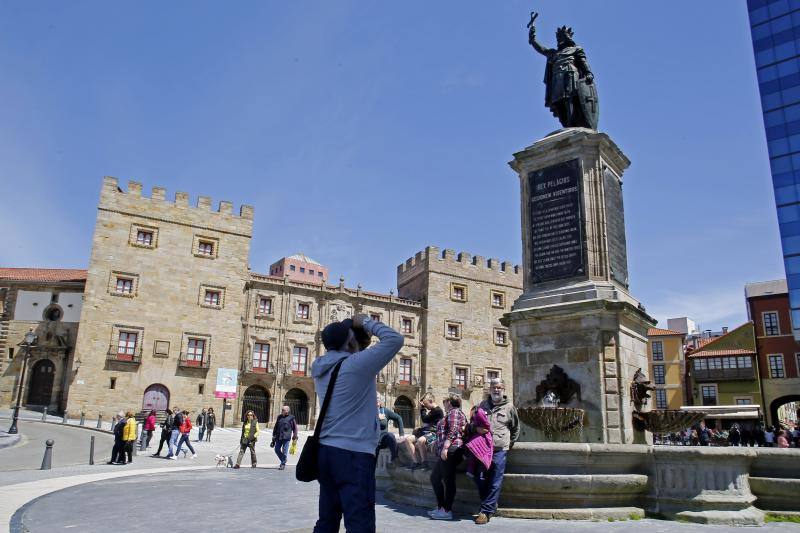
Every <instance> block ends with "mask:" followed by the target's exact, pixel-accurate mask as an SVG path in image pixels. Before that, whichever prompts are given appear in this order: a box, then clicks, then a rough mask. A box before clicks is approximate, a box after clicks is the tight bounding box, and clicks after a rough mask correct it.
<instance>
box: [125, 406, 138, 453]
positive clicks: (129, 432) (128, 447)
mask: <svg viewBox="0 0 800 533" xmlns="http://www.w3.org/2000/svg"><path fill="white" fill-rule="evenodd" d="M125 418H126V419H127V420H126V421H125V428H124V429H123V430H122V442H124V443H125V447H124V450H125V453H123V454H122V462H123V464H126V457H127V463H132V462H133V443H134V442H136V418H135V417H134V416H133V412H132V411H128V412H127V413H125Z"/></svg>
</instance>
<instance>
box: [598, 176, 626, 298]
mask: <svg viewBox="0 0 800 533" xmlns="http://www.w3.org/2000/svg"><path fill="white" fill-rule="evenodd" d="M603 189H604V196H605V208H606V233H607V236H608V265H609V268H611V279H613V280H615V281H616V282H617V283H619V284H620V285H622V286H623V287H625V288H626V289H627V288H628V252H627V246H626V243H625V213H624V211H623V209H622V181H621V180H620V179H619V177H618V176H617V175H616V174H614V172H612V171H611V170H610V169H608V168H606V169H604V170H603Z"/></svg>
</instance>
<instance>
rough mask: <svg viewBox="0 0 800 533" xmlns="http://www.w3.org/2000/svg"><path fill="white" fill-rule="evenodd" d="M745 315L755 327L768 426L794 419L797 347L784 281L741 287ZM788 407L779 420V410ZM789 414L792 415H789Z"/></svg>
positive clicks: (799, 388) (799, 392) (799, 378)
mask: <svg viewBox="0 0 800 533" xmlns="http://www.w3.org/2000/svg"><path fill="white" fill-rule="evenodd" d="M744 291H745V298H746V300H747V315H748V318H749V319H750V320H751V321H752V322H753V324H754V325H755V333H756V351H757V352H758V366H759V369H760V376H761V388H762V390H763V393H764V402H763V403H764V410H765V413H766V415H767V423H768V424H773V425H774V424H777V423H778V422H779V421H780V420H781V418H782V419H783V420H784V421H791V420H792V419H793V418H794V419H796V418H797V415H796V409H794V408H793V406H794V404H793V402H797V401H800V375H798V368H800V343H798V342H797V341H796V340H795V337H794V335H793V334H792V326H791V319H790V307H789V291H788V287H787V285H786V280H783V279H779V280H774V281H762V282H758V283H748V284H747V285H745V289H744ZM784 405H790V409H789V412H788V413H787V414H785V415H784V416H783V417H780V416H779V410H780V409H781V407H782V406H784ZM791 411H794V413H792V412H791Z"/></svg>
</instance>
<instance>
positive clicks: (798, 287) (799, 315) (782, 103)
mask: <svg viewBox="0 0 800 533" xmlns="http://www.w3.org/2000/svg"><path fill="white" fill-rule="evenodd" d="M747 9H748V12H749V15H750V32H751V34H752V37H753V52H754V53H755V58H756V68H757V70H758V87H759V90H760V92H761V109H762V111H763V113H764V129H765V130H766V133H767V145H768V147H769V162H770V168H771V169H772V186H773V189H774V191H775V205H776V208H777V210H778V226H779V228H780V234H781V245H782V247H783V263H784V266H785V268H786V281H787V283H788V286H789V304H790V306H791V309H792V332H793V333H794V336H795V339H797V340H799V341H800V0H748V1H747ZM781 333H783V332H781Z"/></svg>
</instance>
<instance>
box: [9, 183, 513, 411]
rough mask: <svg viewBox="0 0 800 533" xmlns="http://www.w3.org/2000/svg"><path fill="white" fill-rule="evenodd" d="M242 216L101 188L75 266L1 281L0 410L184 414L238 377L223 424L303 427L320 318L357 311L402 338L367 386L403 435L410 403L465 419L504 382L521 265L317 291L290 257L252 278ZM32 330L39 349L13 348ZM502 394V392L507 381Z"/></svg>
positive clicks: (319, 269)
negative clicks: (459, 405)
mask: <svg viewBox="0 0 800 533" xmlns="http://www.w3.org/2000/svg"><path fill="white" fill-rule="evenodd" d="M252 226H253V208H252V207H250V206H246V205H243V206H241V208H240V209H239V212H238V214H236V213H234V212H233V206H232V204H231V203H230V202H224V201H223V202H220V203H219V206H218V208H217V209H212V206H211V199H210V198H207V197H203V196H200V197H199V198H198V199H197V203H196V205H193V206H190V205H189V201H188V194H186V193H182V192H178V193H176V194H175V197H174V201H169V200H167V199H166V191H165V190H164V189H163V188H161V187H153V189H152V192H151V194H150V195H149V197H148V196H145V195H143V194H142V186H141V185H140V184H139V183H136V182H132V181H131V182H129V183H128V187H127V191H123V190H122V188H120V186H119V184H118V181H117V180H116V179H115V178H111V177H107V178H105V179H104V181H103V186H102V191H101V195H100V202H99V205H98V212H97V222H96V226H95V232H94V237H93V242H92V251H91V257H90V260H89V268H88V270H86V271H83V270H66V269H15V268H5V269H0V353H2V354H3V355H2V362H1V363H0V364H1V365H2V366H0V403H2V405H5V406H9V405H12V404H13V403H14V401H15V400H16V396H17V391H18V389H17V388H18V387H19V386H20V383H19V375H20V370H21V368H22V364H23V360H24V359H25V358H26V357H27V358H28V361H27V373H26V376H25V383H24V384H22V387H23V390H22V398H23V403H24V404H25V405H27V406H30V407H44V406H46V407H47V408H48V409H49V411H50V412H61V411H64V410H66V411H68V412H69V413H70V416H79V414H80V413H85V415H86V417H87V418H90V419H92V418H96V417H97V416H98V415H100V414H102V415H103V416H104V417H106V418H108V417H110V416H112V414H113V413H116V412H117V411H119V410H121V409H122V410H127V409H131V410H134V411H140V410H143V409H150V408H156V409H164V408H166V407H167V406H172V407H175V406H178V407H181V408H188V409H190V410H192V411H195V412H196V411H198V410H199V409H201V408H202V407H207V406H213V407H214V408H215V411H217V413H218V420H219V419H220V418H221V417H220V416H219V414H221V410H222V405H223V400H220V399H217V398H216V397H215V395H214V392H215V386H216V381H217V370H218V369H220V368H225V369H237V370H238V395H237V399H236V400H231V401H230V403H229V405H230V407H229V408H230V409H231V411H232V413H231V412H229V413H228V414H227V416H228V421H230V420H232V419H236V420H239V419H241V416H242V414H243V412H244V411H246V410H247V409H253V410H254V411H255V412H256V413H257V415H258V418H259V420H261V421H262V422H267V421H270V420H274V419H275V417H276V416H277V414H278V413H279V411H280V407H281V405H283V404H288V405H290V406H291V407H292V410H293V412H294V413H295V414H296V415H297V416H298V418H299V420H300V422H301V423H302V424H305V425H309V426H313V424H314V419H315V414H316V412H317V409H318V407H319V406H318V405H317V402H316V397H315V394H314V384H313V380H312V378H311V375H310V368H311V363H312V362H313V360H314V358H316V357H318V356H320V355H322V354H323V353H324V347H323V346H322V342H321V336H320V334H321V331H322V329H323V328H324V327H325V325H327V324H328V323H329V322H331V321H334V320H341V319H343V318H346V317H350V316H352V315H353V314H355V313H366V314H369V315H372V316H374V317H375V318H378V319H379V320H381V321H382V322H384V323H386V324H389V325H390V326H392V327H393V328H395V329H397V330H398V331H400V332H402V334H403V335H405V337H406V341H405V345H404V347H403V349H402V350H401V351H400V353H399V354H398V355H397V356H396V358H395V360H394V361H392V362H391V363H390V364H389V365H388V366H387V367H386V368H385V369H384V370H383V371H382V372H381V373H380V374H379V375H378V376H376V379H377V381H378V390H379V393H380V394H381V395H382V396H383V398H384V400H385V403H386V405H388V406H391V407H393V408H394V409H395V410H396V411H398V412H399V413H400V414H401V416H403V418H404V420H405V422H406V424H407V425H409V426H412V425H414V424H416V423H417V422H418V421H417V420H415V418H416V404H417V401H418V399H419V398H420V397H421V396H422V395H423V394H425V393H426V392H430V393H432V394H434V395H435V396H436V397H437V401H438V400H439V399H441V397H442V396H443V395H445V394H446V393H447V392H449V391H458V392H460V393H461V394H462V395H463V396H464V398H465V400H466V405H467V408H468V407H469V406H471V405H473V404H475V403H476V402H477V401H479V400H480V399H481V397H482V396H483V394H484V392H485V386H486V383H487V381H488V380H489V379H491V378H493V377H503V378H504V379H506V380H507V381H510V379H511V359H512V358H511V345H510V337H509V332H508V330H507V329H505V328H504V327H503V326H502V325H501V324H500V318H501V317H502V316H503V314H504V313H506V312H508V311H509V310H510V308H511V304H512V303H513V302H514V300H515V299H516V298H517V296H519V295H520V293H521V292H522V269H521V268H520V267H519V266H515V265H511V264H509V263H506V262H502V263H501V262H500V261H498V260H496V259H488V260H487V259H486V258H484V257H481V256H474V257H473V256H471V255H470V254H467V253H459V254H456V253H455V252H453V251H452V250H444V251H443V252H440V250H439V249H438V248H435V247H432V246H429V247H426V248H425V250H424V251H421V252H418V253H417V254H416V255H415V256H414V257H412V258H410V259H408V260H406V261H405V262H404V263H403V264H401V265H400V266H398V267H397V294H396V295H395V294H394V293H393V291H392V292H390V293H389V294H378V293H374V292H369V291H365V290H363V289H362V288H361V286H360V285H359V286H358V287H357V288H355V289H353V288H348V287H345V285H344V280H343V279H340V280H339V283H338V284H330V283H329V280H328V268H327V267H326V266H324V265H321V264H320V263H317V262H316V261H313V260H311V259H310V258H308V257H306V256H304V255H302V254H298V255H294V256H289V257H285V258H283V259H280V260H279V261H277V262H275V263H274V264H273V265H271V266H270V267H269V273H266V274H259V273H255V272H252V271H251V270H250V268H249V265H248V259H249V253H250V241H251V236H252ZM30 328H33V329H34V331H35V333H36V334H37V337H38V338H37V342H36V345H35V346H34V347H32V348H31V349H30V350H28V349H27V348H25V347H24V346H20V343H21V342H22V338H23V336H24V334H25V332H27V331H28V330H29V329H30ZM509 389H511V387H510V383H509Z"/></svg>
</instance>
